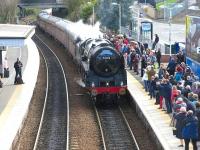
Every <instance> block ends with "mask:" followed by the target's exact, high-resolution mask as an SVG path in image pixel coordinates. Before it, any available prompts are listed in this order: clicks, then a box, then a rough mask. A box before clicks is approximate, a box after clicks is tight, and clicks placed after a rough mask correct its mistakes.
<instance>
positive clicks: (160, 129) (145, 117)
mask: <svg viewBox="0 0 200 150" xmlns="http://www.w3.org/2000/svg"><path fill="white" fill-rule="evenodd" d="M127 82H128V90H129V93H130V95H131V96H132V98H133V103H134V105H135V107H136V112H137V114H138V115H139V118H140V119H141V120H142V121H143V122H144V124H145V127H147V128H148V131H150V134H151V136H152V137H153V138H154V141H156V145H157V146H158V149H159V150H184V147H178V146H179V145H180V140H179V139H178V138H176V137H175V136H174V135H173V132H172V127H171V126H170V122H171V116H170V115H169V114H167V113H166V111H162V110H161V109H158V107H159V105H155V104H154V103H155V99H150V96H149V95H148V93H147V92H145V89H144V88H143V85H142V83H141V77H139V75H135V73H134V72H133V71H132V70H127ZM190 149H192V144H191V143H190ZM199 149H200V147H199Z"/></svg>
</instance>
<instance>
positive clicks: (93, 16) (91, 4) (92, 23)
mask: <svg viewBox="0 0 200 150" xmlns="http://www.w3.org/2000/svg"><path fill="white" fill-rule="evenodd" d="M88 4H89V5H92V26H94V4H92V3H91V2H88Z"/></svg>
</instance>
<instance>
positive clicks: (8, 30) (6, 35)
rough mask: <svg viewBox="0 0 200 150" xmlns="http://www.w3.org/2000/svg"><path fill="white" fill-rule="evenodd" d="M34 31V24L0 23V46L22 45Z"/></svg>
mask: <svg viewBox="0 0 200 150" xmlns="http://www.w3.org/2000/svg"><path fill="white" fill-rule="evenodd" d="M34 33H35V26H30V25H14V24H0V46H12V47H22V46H24V45H25V42H26V39H29V38H31V37H32V36H33V35H34Z"/></svg>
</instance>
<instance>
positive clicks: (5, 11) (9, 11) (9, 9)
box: [0, 0, 18, 23]
mask: <svg viewBox="0 0 200 150" xmlns="http://www.w3.org/2000/svg"><path fill="white" fill-rule="evenodd" d="M17 3H18V0H1V3H0V14H1V15H0V23H14V22H15V19H16V18H15V16H16V8H17Z"/></svg>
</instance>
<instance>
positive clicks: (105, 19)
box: [98, 0, 132, 31]
mask: <svg viewBox="0 0 200 150" xmlns="http://www.w3.org/2000/svg"><path fill="white" fill-rule="evenodd" d="M112 2H114V1H113V0H101V2H100V8H99V11H98V16H99V18H100V22H101V24H102V25H103V26H105V27H107V28H108V29H112V30H115V31H117V30H118V28H119V8H118V7H117V6H114V5H112ZM115 2H116V3H118V4H120V5H121V10H122V20H121V21H122V26H127V25H129V23H130V18H131V14H130V10H129V6H131V3H132V0H117V1H115Z"/></svg>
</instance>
